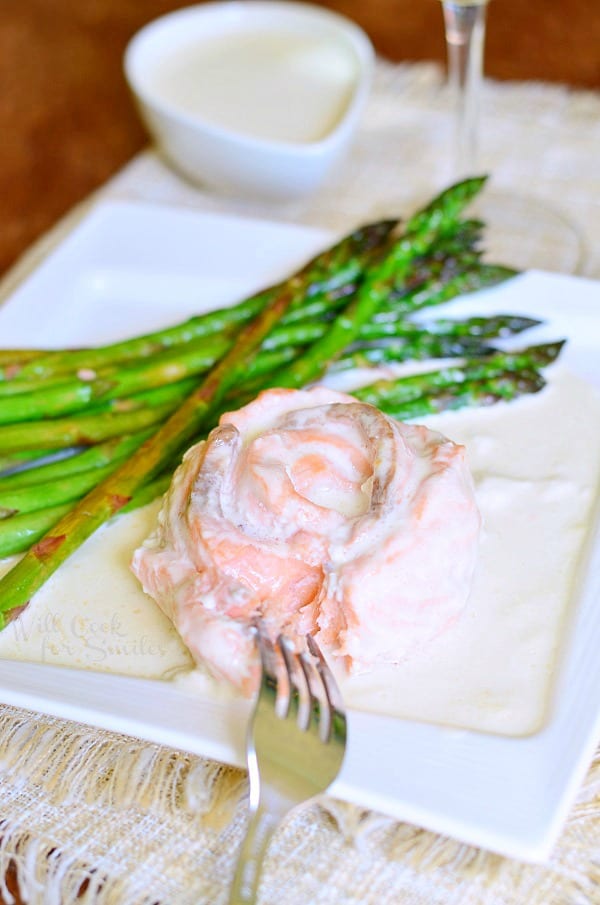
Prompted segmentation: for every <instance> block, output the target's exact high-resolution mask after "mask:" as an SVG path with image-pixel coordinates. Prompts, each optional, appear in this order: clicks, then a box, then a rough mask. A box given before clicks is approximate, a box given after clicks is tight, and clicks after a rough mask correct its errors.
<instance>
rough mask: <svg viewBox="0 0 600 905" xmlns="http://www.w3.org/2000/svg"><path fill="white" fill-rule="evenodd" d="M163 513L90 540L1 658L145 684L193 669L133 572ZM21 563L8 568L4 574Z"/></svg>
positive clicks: (3, 647) (143, 512)
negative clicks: (139, 552)
mask: <svg viewBox="0 0 600 905" xmlns="http://www.w3.org/2000/svg"><path fill="white" fill-rule="evenodd" d="M158 509H159V503H158V501H155V502H154V503H151V504H150V505H149V506H145V507H144V508H143V509H139V510H137V511H136V512H132V513H130V514H128V515H123V516H120V517H119V518H116V519H114V520H113V521H112V522H111V523H110V524H109V525H104V526H103V527H102V528H100V530H99V531H97V532H96V534H95V535H93V536H92V537H91V538H89V540H87V541H86V543H85V544H84V545H83V546H82V547H80V549H79V550H77V551H76V552H75V553H74V554H73V555H72V556H71V557H70V559H69V560H68V561H67V562H66V563H65V564H64V565H63V566H61V568H60V569H58V571H57V572H55V573H54V575H52V576H51V577H50V578H49V579H48V581H47V582H46V584H45V585H44V586H43V587H42V588H41V589H40V590H39V591H38V593H37V594H36V595H35V597H34V599H33V600H32V602H31V603H30V605H29V606H28V607H27V609H26V610H25V611H24V612H23V613H22V614H21V615H20V616H19V617H18V619H15V620H14V621H12V622H10V623H9V624H8V625H7V627H6V628H5V629H4V631H2V632H0V657H5V658H8V659H13V660H33V661H35V662H37V663H52V664H54V665H60V666H74V667H79V668H83V669H93V670H96V671H100V672H112V673H119V674H122V675H131V676H140V677H144V678H170V677H171V676H172V675H174V674H175V673H176V672H178V671H179V670H181V669H189V668H190V667H191V666H192V665H193V664H192V660H191V657H190V655H189V653H188V652H187V649H186V648H185V647H184V645H183V643H182V642H181V640H180V639H179V636H178V634H177V632H176V631H175V629H174V628H173V626H172V624H171V622H170V621H169V619H167V617H166V616H165V615H164V614H163V612H162V611H161V610H160V609H159V608H158V607H157V606H156V604H155V603H154V601H153V600H152V599H151V598H150V597H147V596H146V594H144V593H143V592H142V591H141V590H140V587H139V585H138V582H137V580H136V579H135V578H134V576H133V575H132V573H131V571H130V569H129V562H130V560H131V555H132V553H133V551H134V550H135V548H136V547H138V546H139V545H140V544H141V542H142V541H143V540H144V538H145V537H146V536H147V535H148V533H149V532H150V531H151V530H152V527H153V525H154V521H155V519H156V514H157V512H158ZM14 561H16V560H11V561H8V560H4V562H3V563H2V562H0V574H2V571H6V570H7V569H8V568H9V567H10V565H12V563H13V562H14ZM3 567H4V568H3Z"/></svg>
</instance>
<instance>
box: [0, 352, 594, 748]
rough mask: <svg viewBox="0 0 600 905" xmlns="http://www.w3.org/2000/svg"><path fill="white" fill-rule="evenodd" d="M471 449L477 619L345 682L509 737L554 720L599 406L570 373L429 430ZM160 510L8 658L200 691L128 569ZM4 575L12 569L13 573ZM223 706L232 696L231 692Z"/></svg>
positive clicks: (90, 568) (353, 699)
mask: <svg viewBox="0 0 600 905" xmlns="http://www.w3.org/2000/svg"><path fill="white" fill-rule="evenodd" d="M424 420H425V422H426V423H427V424H428V426H430V427H432V428H433V429H437V430H440V431H441V432H442V433H444V434H446V435H447V436H449V437H451V438H452V439H453V440H456V441H457V442H461V443H464V444H465V445H466V447H467V452H468V457H469V461H470V465H471V469H472V471H473V474H474V477H475V483H476V489H477V499H478V502H479V506H480V509H481V512H482V515H483V520H484V528H483V537H482V542H481V551H480V558H479V564H478V568H477V572H476V576H475V582H474V587H473V591H472V594H471V598H470V601H469V605H468V608H467V611H466V612H465V614H464V616H463V617H462V618H461V619H459V621H458V622H457V623H456V624H455V625H454V626H453V627H452V628H451V629H450V630H449V631H447V632H445V633H444V634H443V635H441V636H440V637H438V638H437V639H436V640H435V641H434V642H433V643H431V644H430V645H428V646H427V648H426V649H424V650H423V651H422V652H421V653H419V654H417V655H416V656H414V657H413V658H411V659H410V660H408V661H406V662H405V663H402V664H400V665H399V666H396V667H385V668H381V669H377V670H374V671H373V672H371V673H369V674H368V675H364V676H356V677H353V678H350V679H345V680H344V682H343V691H344V696H345V698H346V702H347V704H348V705H349V706H351V707H355V708H357V709H363V710H371V711H377V712H379V713H386V714H391V715H393V716H399V717H409V718H416V719H420V720H425V721H430V722H437V723H444V724H448V725H454V726H461V727H465V728H473V729H479V730H483V731H491V732H497V733H503V734H508V735H520V734H526V733H531V732H534V731H535V730H536V729H538V728H539V727H540V725H541V724H542V723H543V721H544V718H545V712H546V708H547V705H548V701H549V695H550V692H551V690H552V679H553V676H554V673H555V669H556V665H557V663H558V662H559V659H560V658H559V656H558V653H559V649H560V646H561V643H562V641H563V640H564V636H565V629H566V620H567V615H568V611H569V603H570V602H571V600H572V598H573V592H574V585H575V579H576V572H577V565H578V560H579V558H580V556H581V552H582V548H583V546H584V543H585V540H586V534H587V531H588V528H589V526H590V522H591V519H592V514H593V509H594V504H595V500H596V494H597V488H598V480H599V477H600V475H599V471H600V399H599V398H598V395H597V393H596V391H595V390H594V389H593V388H592V387H590V385H589V384H587V383H585V382H583V381H582V380H580V379H579V378H576V377H573V376H572V375H570V374H568V373H566V372H565V371H563V370H562V369H561V368H555V369H553V371H552V376H551V381H550V385H549V386H548V388H547V389H545V390H544V391H543V392H542V393H539V394H537V395H535V396H529V397H525V398H523V399H520V400H517V401H515V402H512V403H510V404H503V403H501V404H498V405H496V406H493V407H491V408H488V409H477V410H472V411H463V412H456V413H450V414H447V415H441V416H436V417H433V418H427V419H424ZM156 511H157V504H152V505H151V506H148V507H145V508H144V509H142V510H139V511H138V512H134V513H131V514H130V515H126V516H121V517H120V518H118V519H116V520H114V521H113V523H112V524H111V525H109V526H104V527H103V528H102V529H100V531H99V532H97V534H96V535H95V536H93V537H91V538H90V539H89V540H88V541H87V542H86V543H85V544H84V546H83V547H82V548H81V549H80V550H79V551H77V552H76V553H75V554H74V555H73V557H72V558H71V559H70V560H69V561H68V562H67V563H66V564H65V565H64V566H63V567H62V568H61V569H60V570H59V571H58V572H57V573H56V574H55V575H54V576H53V577H52V578H51V579H50V580H49V581H48V582H47V584H46V585H45V586H44V587H43V588H42V589H41V591H40V592H39V593H38V594H37V595H36V597H35V598H34V600H33V601H32V603H31V604H30V606H29V607H28V609H27V610H26V611H25V612H24V613H23V614H22V615H21V616H20V617H19V618H18V619H17V620H15V621H14V622H13V623H11V624H10V625H9V626H8V627H7V628H6V629H5V630H4V631H3V632H2V633H0V656H2V657H7V658H13V659H21V660H35V661H42V662H46V663H55V664H63V665H67V666H77V667H85V668H89V669H95V670H106V671H110V672H116V673H124V674H129V675H138V676H150V677H152V676H154V677H157V678H158V677H163V678H164V677H169V676H171V675H173V674H174V673H177V672H178V671H181V670H183V671H185V672H186V675H184V676H183V677H182V679H180V680H179V681H184V682H189V683H192V684H196V685H197V687H198V689H200V690H202V691H203V693H204V692H205V690H206V680H205V679H204V678H202V677H200V675H199V673H198V672H197V671H192V672H189V668H190V666H191V661H190V658H189V655H188V653H187V651H186V650H185V649H184V647H183V645H182V644H181V642H180V641H179V640H178V638H177V636H176V634H175V632H174V630H173V628H172V627H171V625H170V623H169V622H168V621H167V619H166V617H164V616H163V614H162V613H161V612H160V610H159V609H158V607H157V606H156V605H155V604H154V602H153V601H152V600H150V598H148V597H146V595H144V594H143V593H142V591H141V590H140V589H139V587H138V586H137V583H136V581H135V579H134V578H133V576H132V575H131V573H130V572H129V568H128V562H129V559H130V557H131V553H132V552H133V550H134V548H135V547H136V546H138V544H139V543H140V541H141V540H142V539H143V538H144V537H145V536H146V535H147V534H148V533H149V532H150V530H151V528H152V526H153V521H154V519H155V517H156ZM8 565H9V564H8V563H6V566H7V567H8ZM221 693H222V692H221Z"/></svg>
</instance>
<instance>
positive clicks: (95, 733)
mask: <svg viewBox="0 0 600 905" xmlns="http://www.w3.org/2000/svg"><path fill="white" fill-rule="evenodd" d="M483 107H484V115H483V122H482V153H481V156H482V170H485V171H489V172H491V173H493V183H494V187H495V189H496V190H497V191H498V192H500V193H501V194H503V195H504V198H505V200H506V196H508V205H509V206H508V207H507V206H506V205H505V207H504V210H505V211H508V217H509V222H510V223H513V222H514V223H515V229H514V233H515V235H514V236H513V237H512V239H511V238H510V236H509V238H508V241H507V240H506V239H503V240H502V241H500V240H499V245H498V246H497V247H496V248H495V249H494V255H495V256H497V257H499V258H500V257H501V258H503V259H504V260H505V261H506V262H507V263H513V264H517V265H523V264H525V265H526V264H527V263H529V262H531V261H532V260H533V261H535V263H538V262H541V263H542V265H543V264H544V263H545V261H546V260H549V265H547V266H549V269H557V270H561V269H563V270H573V269H574V268H578V269H579V270H580V271H582V272H583V273H585V274H587V275H589V276H596V277H600V241H599V240H600V171H599V169H598V166H597V155H598V148H599V147H600V97H599V96H598V95H597V94H594V93H590V92H571V91H568V90H567V89H564V88H560V87H556V86H553V87H551V86H547V85H539V84H513V83H507V84H495V83H487V84H486V86H485V92H484V98H483ZM451 131H452V122H451V116H450V102H449V97H448V94H447V91H446V89H445V87H444V84H443V77H442V73H441V71H440V70H439V69H438V68H437V67H435V66H433V65H414V66H412V65H411V66H409V65H406V66H392V65H390V64H387V63H384V62H381V61H380V62H379V64H378V67H377V72H376V79H375V85H374V90H373V93H372V97H371V100H370V103H369V105H368V108H367V110H366V113H365V116H364V120H363V124H362V127H361V130H360V134H359V136H358V139H357V141H356V144H355V146H354V149H353V152H352V154H351V156H350V158H349V159H348V161H347V162H346V163H345V164H344V166H342V167H340V168H339V170H338V171H337V173H336V176H335V179H334V180H333V181H332V182H331V183H330V184H329V185H328V186H327V187H326V188H325V189H324V190H323V191H322V192H320V193H319V195H317V196H316V197H314V198H312V199H309V200H307V201H302V202H294V203H293V204H285V205H278V206H273V205H258V204H256V203H251V202H241V201H239V200H237V199H234V198H230V199H227V198H224V197H217V196H214V195H211V194H210V193H208V192H203V191H202V190H200V189H196V188H192V187H191V186H189V185H188V184H186V183H184V182H182V181H181V180H180V179H179V178H178V177H177V176H176V175H175V174H174V173H172V172H171V171H170V170H169V169H168V168H167V167H165V166H164V164H163V163H162V162H161V161H160V159H159V158H158V157H157V155H156V154H155V153H154V152H152V151H148V152H146V153H144V154H142V155H140V156H139V157H138V158H136V159H135V160H134V161H133V162H132V163H131V164H130V165H129V166H128V167H126V168H125V170H123V171H122V172H121V173H120V174H118V175H117V177H116V178H115V179H113V180H112V181H111V182H110V183H109V184H108V185H107V186H105V187H104V188H103V189H102V190H101V191H100V192H99V193H97V194H96V195H95V196H94V198H91V199H88V201H87V202H85V203H84V204H83V205H81V206H80V207H79V208H77V209H76V210H75V211H73V212H72V213H71V214H70V215H69V216H68V217H67V218H65V219H64V220H63V221H61V223H59V224H58V225H57V227H56V228H55V229H54V230H53V231H52V232H51V233H50V234H48V235H47V236H45V237H44V238H43V239H42V240H41V241H40V242H39V243H37V245H36V246H35V247H34V248H33V249H31V251H30V252H28V253H27V254H26V255H25V256H24V257H23V259H22V260H21V261H20V262H18V264H17V265H16V267H15V268H14V269H13V271H11V273H10V274H9V275H8V276H7V278H6V279H5V281H4V283H3V284H2V287H0V297H6V296H7V295H8V294H9V293H10V292H11V291H12V289H13V288H14V287H15V286H16V285H17V284H18V282H19V281H20V280H22V279H23V278H24V277H25V276H26V275H27V274H28V273H30V272H31V271H32V270H33V269H35V267H36V266H37V265H38V264H39V262H40V261H41V260H43V258H44V256H45V255H46V254H47V253H48V251H50V250H51V249H52V248H53V247H54V246H55V245H56V244H57V243H58V242H60V241H61V240H62V239H63V238H64V237H65V236H66V235H67V234H68V233H69V231H70V230H71V229H72V228H73V226H74V225H75V224H76V223H77V222H78V221H79V220H80V219H81V217H82V216H84V215H85V213H86V212H87V210H89V207H90V205H91V204H93V203H94V202H95V200H97V199H99V198H100V199H101V198H121V199H127V200H140V201H152V202H155V203H164V204H174V205H183V206H187V207H191V208H197V209H200V210H211V211H222V212H226V213H233V214H238V215H246V216H253V217H265V218H269V219H272V220H283V221H287V222H294V223H302V224H308V225H314V226H320V227H326V228H331V229H333V230H342V229H347V228H348V227H349V226H350V225H353V224H355V223H356V222H358V221H362V220H366V219H369V218H371V217H374V216H379V215H382V214H398V213H399V212H410V211H411V210H412V209H413V208H414V206H415V205H416V204H418V203H419V202H421V201H423V200H424V199H426V198H429V197H431V195H432V194H433V193H434V192H435V191H436V190H437V189H438V188H440V187H442V186H443V185H445V184H447V183H448V182H449V181H450V179H451V158H450V152H449V148H450V144H451ZM491 200H493V199H491ZM500 200H502V199H500ZM510 205H512V207H511V206H510ZM540 205H541V206H542V207H541V210H542V217H541V219H540V216H539V213H540ZM544 206H546V207H545V208H544ZM548 206H549V207H550V209H551V213H550V215H549V217H548V219H547V220H544V216H543V211H544V210H545V209H546V210H547V209H548ZM517 211H519V212H520V213H518V214H517V213H516V212H517ZM511 212H512V213H511ZM515 221H517V222H515ZM551 221H552V222H558V224H559V225H560V223H562V222H564V223H565V224H566V226H567V235H568V230H569V229H571V235H572V236H574V237H575V238H574V239H573V245H572V246H571V245H569V244H568V243H567V247H563V246H562V245H561V244H560V243H559V245H558V246H557V245H556V240H555V237H554V236H553V235H552V229H551V228H548V230H546V228H545V226H544V224H545V223H547V224H550V222H551ZM509 232H510V231H509ZM519 236H520V237H521V238H520V239H519V238H518V237H519ZM523 236H528V239H527V242H526V243H524V240H523V238H522V237H523ZM580 240H583V246H580V245H579V244H578V243H579V241H580ZM502 242H504V243H505V244H504V245H503V244H502ZM581 247H583V248H584V255H583V258H582V257H581V255H580V250H581ZM496 249H497V250H496ZM523 256H525V258H526V260H525V261H522V257H523ZM0 725H1V727H2V732H1V734H0V821H1V827H0V875H2V876H4V874H5V871H6V868H7V866H8V863H9V862H10V861H13V862H14V863H16V865H17V872H18V879H19V884H20V888H21V890H22V894H23V896H24V898H26V900H27V901H28V902H31V903H32V905H41V903H44V905H54V903H56V905H65V903H69V902H73V901H75V899H76V898H77V896H78V895H79V896H80V899H79V900H80V901H82V902H94V903H98V905H109V903H110V905H117V903H118V905H151V903H157V902H160V903H162V905H167V903H174V905H187V903H189V905H192V903H194V905H217V903H225V902H226V901H227V888H228V881H229V878H230V877H231V875H232V872H233V864H234V859H235V852H236V850H237V847H238V844H239V843H240V841H241V838H242V835H243V830H244V823H245V795H246V780H245V776H244V774H243V772H241V771H239V770H235V769H233V768H229V767H223V766H222V765H219V764H215V763H214V762H211V761H207V760H204V759H202V758H199V757H195V756H192V755H189V754H186V753H185V752H180V751H174V750H171V749H166V748H162V747H160V746H156V745H151V744H148V743H146V742H141V741H138V740H135V739H131V738H128V737H126V736H122V735H117V734H114V733H108V732H105V731H102V730H96V729H91V728H88V727H82V726H79V725H76V724H72V723H68V722H65V721H62V720H58V719H54V718H52V717H45V716H40V715H32V714H29V713H26V712H25V711H22V710H19V709H17V708H13V707H0ZM0 888H1V884H0ZM599 890H600V760H599V759H596V760H595V762H594V764H593V765H592V767H591V769H590V772H589V773H588V776H587V778H586V781H585V783H584V785H583V786H582V789H581V791H580V795H579V798H578V801H577V804H576V806H575V807H574V809H573V811H572V813H571V815H570V817H569V819H568V822H567V824H566V827H565V829H564V832H563V834H562V836H561V838H560V841H559V843H558V844H557V846H556V848H555V851H554V852H553V854H552V856H551V857H550V858H549V859H548V862H547V863H546V864H544V865H526V864H522V863H519V862H517V861H513V860H510V859H507V858H503V857H500V856H498V855H494V854H491V853H488V852H484V851H480V850H478V849H476V848H473V847H470V846H467V845H464V844H461V843H459V842H456V841H453V840H451V839H447V838H444V837H442V836H438V835H435V834H433V833H429V832H427V831H424V830H420V829H418V828H416V827H413V826H411V825H408V824H401V823H398V822H397V821H395V820H393V819H391V818H388V817H383V816H381V815H378V814H375V813H372V812H369V811H365V810H363V809H361V808H358V807H355V806H352V805H348V804H341V803H339V802H336V801H333V800H330V799H327V800H324V801H323V802H322V803H320V804H314V805H312V806H310V807H308V808H307V809H305V810H304V811H303V812H301V813H299V814H298V815H296V816H294V817H292V818H290V819H288V820H287V821H286V822H285V824H284V825H283V826H282V828H281V829H280V831H279V832H278V833H277V835H276V837H275V840H274V842H273V845H272V847H271V850H270V853H269V857H268V859H267V863H266V866H265V873H264V880H263V885H262V888H261V898H260V901H261V903H263V905H275V903H277V905H279V903H280V902H282V901H284V902H286V905H306V903H315V905H321V903H322V905H344V903H373V905H375V903H377V905H382V903H383V905H385V903H407V905H409V903H415V905H417V903H422V905H435V903H440V905H441V903H443V905H459V903H460V905H484V903H485V905H524V903H527V905H559V903H560V905H566V903H571V905H575V903H581V905H584V903H585V905H587V903H596V902H600V892H599ZM2 894H3V896H4V897H5V899H6V900H7V901H10V893H9V892H8V890H7V889H2Z"/></svg>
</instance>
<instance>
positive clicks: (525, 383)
mask: <svg viewBox="0 0 600 905" xmlns="http://www.w3.org/2000/svg"><path fill="white" fill-rule="evenodd" d="M544 386H545V380H544V378H543V377H542V375H541V374H539V373H538V372H537V371H518V372H514V371H498V372H497V373H495V374H494V375H493V376H490V377H482V378H480V379H478V380H477V379H473V380H464V381H461V382H459V383H457V384H451V383H450V384H448V386H447V387H445V388H438V389H437V390H430V391H429V392H427V393H424V394H423V395H421V396H417V397H416V398H415V399H407V400H406V401H404V402H398V403H397V405H396V404H393V403H392V402H391V401H387V402H386V403H384V404H383V405H382V406H381V408H382V411H384V412H386V414H388V415H389V416H390V417H392V418H398V419H399V420H403V421H408V420H410V419H414V418H423V417H424V416H426V415H437V414H440V413H441V412H448V411H456V410H458V409H461V408H467V407H474V406H488V405H494V404H495V403H496V402H501V401H503V402H511V401H512V400H514V399H516V398H518V397H519V396H523V395H525V394H528V393H538V392H539V391H540V390H541V389H543V388H544Z"/></svg>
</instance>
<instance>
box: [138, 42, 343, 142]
mask: <svg viewBox="0 0 600 905" xmlns="http://www.w3.org/2000/svg"><path fill="white" fill-rule="evenodd" d="M357 76H358V64H357V60H356V56H355V54H354V52H353V50H352V48H351V47H350V46H349V45H345V44H343V43H342V42H332V41H329V40H326V39H324V38H319V37H312V36H310V35H305V34H302V33H295V32H286V31H281V32H279V31H273V32H256V33H252V32H250V33H244V34H231V35H227V36H224V37H219V38H215V39H213V40H211V41H210V42H209V41H206V40H204V41H201V42H196V43H194V44H191V45H189V46H188V47H183V48H181V50H180V51H179V52H178V53H177V54H176V55H174V56H172V57H169V58H166V59H163V60H161V61H160V64H159V65H157V66H156V67H155V68H154V70H153V71H152V72H151V73H150V74H149V76H148V81H149V87H150V89H151V91H152V92H153V93H154V94H155V95H156V96H157V98H158V99H159V100H162V101H163V102H164V103H166V104H169V105H170V106H172V107H176V108H177V109H179V110H180V111H182V112H184V113H187V114H190V115H192V116H197V117H200V118H202V119H203V120H205V121H206V122H210V123H212V124H213V125H215V126H220V127H222V128H225V129H229V130H231V131H234V132H238V133H242V134H245V135H248V136H252V137H253V138H262V139H267V140H275V141H283V142H300V143H305V142H314V141H319V140H320V139H322V138H324V137H325V136H326V135H327V134H328V133H329V132H331V131H332V130H333V129H334V128H335V126H336V125H337V123H338V122H339V120H340V119H341V118H342V116H343V115H344V113H345V111H346V108H347V106H348V104H349V102H350V100H351V98H352V95H353V93H354V90H355V87H356V80H357Z"/></svg>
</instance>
